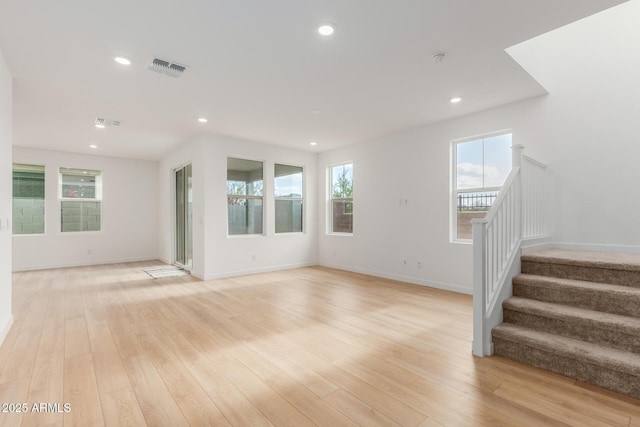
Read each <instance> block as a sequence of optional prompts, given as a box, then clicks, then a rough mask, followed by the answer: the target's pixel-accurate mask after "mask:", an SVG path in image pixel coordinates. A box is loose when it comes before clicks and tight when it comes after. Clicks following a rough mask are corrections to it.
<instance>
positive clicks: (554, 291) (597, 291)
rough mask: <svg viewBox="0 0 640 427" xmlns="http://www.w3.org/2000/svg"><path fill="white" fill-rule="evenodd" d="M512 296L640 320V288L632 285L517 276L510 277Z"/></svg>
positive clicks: (524, 275) (526, 275)
mask: <svg viewBox="0 0 640 427" xmlns="http://www.w3.org/2000/svg"><path fill="white" fill-rule="evenodd" d="M513 295H514V296H518V297H524V298H529V299H534V300H538V301H545V302H555V303H558V304H565V305H570V306H574V307H579V308H585V309H589V310H597V311H604V312H607V313H614V314H620V315H624V316H633V317H640V288H636V287H631V286H623V285H611V284H608V283H598V282H588V281H582V280H574V279H561V278H556V277H547V276H535V275H530V274H520V275H518V276H516V277H514V278H513Z"/></svg>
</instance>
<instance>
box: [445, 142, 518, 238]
mask: <svg viewBox="0 0 640 427" xmlns="http://www.w3.org/2000/svg"><path fill="white" fill-rule="evenodd" d="M508 134H511V139H512V145H513V131H512V130H511V129H505V130H500V131H496V132H490V133H486V134H481V135H475V136H470V137H466V138H462V139H456V140H453V141H451V174H450V176H451V184H450V188H451V192H450V217H449V221H450V224H449V231H450V236H449V238H450V241H451V242H452V243H462V244H473V238H471V239H460V238H458V194H460V193H483V192H486V193H489V192H498V193H499V192H500V190H501V189H502V186H499V187H480V188H464V189H460V190H458V188H457V187H458V155H457V154H458V150H457V147H458V144H464V143H466V142H471V141H478V140H482V139H488V138H493V137H496V136H502V135H508ZM482 155H483V159H484V152H483V154H482ZM483 163H484V162H483ZM496 197H497V196H496Z"/></svg>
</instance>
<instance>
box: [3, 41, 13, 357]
mask: <svg viewBox="0 0 640 427" xmlns="http://www.w3.org/2000/svg"><path fill="white" fill-rule="evenodd" d="M11 109H12V92H11V73H10V72H9V67H8V66H7V64H6V62H5V60H4V56H3V55H2V52H0V344H2V341H3V340H4V338H5V336H6V334H7V332H8V331H9V328H10V327H11V323H12V321H13V316H12V314H11V224H8V222H9V219H10V218H11V191H12V190H11V144H12V142H11Z"/></svg>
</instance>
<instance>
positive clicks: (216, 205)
mask: <svg viewBox="0 0 640 427" xmlns="http://www.w3.org/2000/svg"><path fill="white" fill-rule="evenodd" d="M227 157H238V158H246V159H250V160H259V161H263V162H264V179H265V185H264V191H265V195H266V197H265V207H264V221H265V222H264V224H265V227H264V235H260V236H228V235H227V204H226V200H227V198H226V179H227ZM188 161H192V162H193V189H194V217H193V220H194V269H193V274H195V275H197V276H199V277H201V278H205V279H210V278H215V277H226V276H234V275H239V274H247V273H254V272H260V271H269V270H274V269H282V268H289V267H298V266H304V265H313V264H315V263H316V259H317V246H316V241H317V240H316V239H317V237H316V231H317V227H316V226H315V224H316V222H317V217H316V214H317V207H316V206H317V205H316V200H317V191H316V176H317V169H316V162H317V156H316V154H314V153H310V152H305V151H298V150H291V149H286V148H281V147H276V146H271V145H265V144H260V143H255V142H251V141H245V140H240V139H234V138H230V137H224V136H206V137H202V138H200V139H199V140H197V141H195V142H193V143H192V144H190V145H188V146H186V147H185V148H182V149H180V150H178V151H176V152H175V153H172V154H171V155H169V156H167V158H165V159H164V160H163V161H162V162H161V163H160V171H159V173H160V176H159V182H160V193H161V200H160V211H161V226H160V233H161V236H160V238H161V252H160V253H161V257H162V259H164V260H165V261H171V260H172V257H173V255H172V253H173V249H172V248H173V237H172V230H173V224H172V216H171V210H172V201H171V197H172V190H171V188H170V183H171V178H170V177H171V173H172V170H173V169H174V168H175V167H177V166H180V165H182V164H184V163H185V162H188ZM275 163H284V164H290V165H294V166H303V167H304V177H305V188H304V190H305V200H304V220H303V221H304V229H305V231H304V233H291V234H276V233H275V225H274V200H273V178H274V171H273V167H274V164H275Z"/></svg>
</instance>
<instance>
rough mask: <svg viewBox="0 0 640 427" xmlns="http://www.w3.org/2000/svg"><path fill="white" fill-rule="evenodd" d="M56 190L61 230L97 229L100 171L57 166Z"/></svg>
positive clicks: (99, 214) (100, 184)
mask: <svg viewBox="0 0 640 427" xmlns="http://www.w3.org/2000/svg"><path fill="white" fill-rule="evenodd" d="M59 192H60V223H61V228H60V229H61V230H62V232H74V231H76V232H77V231H100V229H101V225H100V224H101V200H102V172H100V171H97V170H89V169H73V168H60V180H59Z"/></svg>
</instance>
